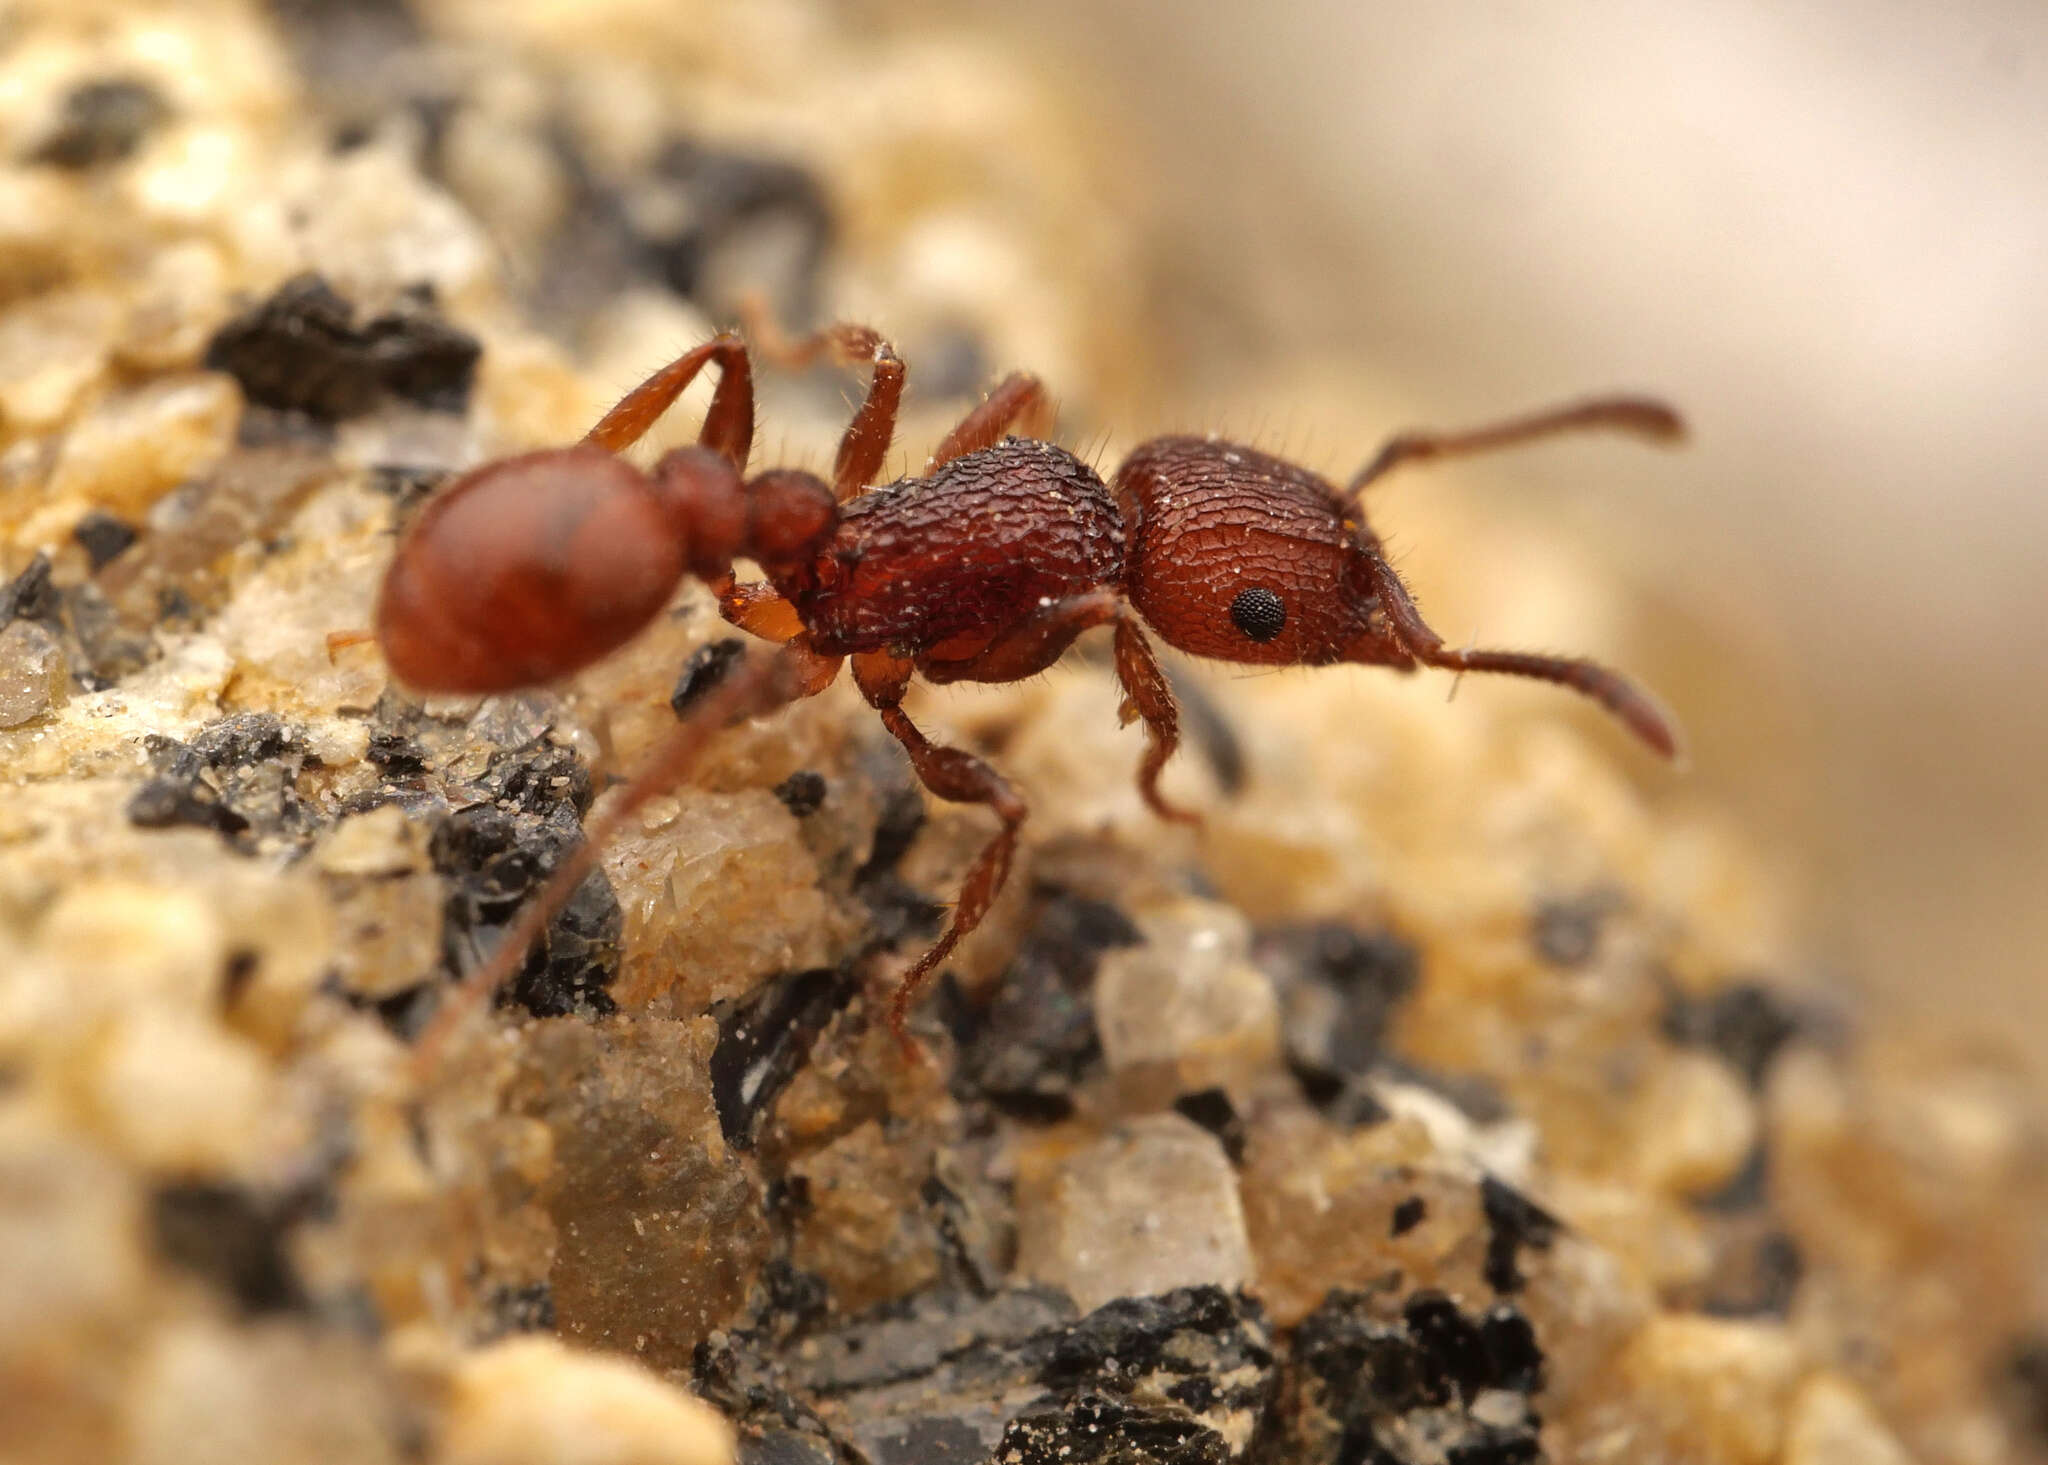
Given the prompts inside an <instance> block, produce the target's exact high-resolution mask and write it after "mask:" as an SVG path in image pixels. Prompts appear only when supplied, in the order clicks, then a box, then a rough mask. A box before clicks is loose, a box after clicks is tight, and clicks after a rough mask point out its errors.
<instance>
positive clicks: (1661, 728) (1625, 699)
mask: <svg viewBox="0 0 2048 1465" xmlns="http://www.w3.org/2000/svg"><path fill="white" fill-rule="evenodd" d="M1369 563H1370V567H1371V572H1372V579H1373V589H1374V591H1375V592H1376V593H1377V594H1378V596H1379V602H1380V605H1381V607H1382V608H1383V609H1384V610H1385V611H1386V614H1387V622H1388V624H1389V625H1391V626H1392V627H1393V630H1394V636H1395V638H1396V639H1397V640H1398V641H1399V642H1400V643H1401V645H1402V646H1403V647H1404V648H1405V649H1406V650H1407V651H1408V652H1409V653H1410V654H1411V655H1413V656H1414V657H1415V659H1416V660H1417V661H1419V662H1421V663H1422V664H1423V665H1425V666H1436V667H1444V668H1448V669H1449V670H1452V671H1490V672H1504V673H1506V674H1507V675H1509V676H1518V677H1534V678H1535V679H1536V680H1538V681H1543V682H1555V683H1557V684H1558V685H1559V686H1564V687H1569V688H1571V689H1572V690H1573V691H1575V692H1578V693H1580V694H1581V695H1583V696H1587V697H1590V698H1592V699H1593V700H1594V701H1595V702H1598V703H1599V704H1600V705H1601V706H1602V707H1605V708H1606V709H1607V710H1608V711H1609V712H1611V713H1613V714H1614V715H1615V717H1617V718H1619V719H1620V720H1621V722H1622V724H1623V726H1625V727H1627V728H1628V730H1629V731H1630V732H1632V733H1634V734H1635V735H1636V736H1637V737H1639V738H1641V739H1642V740H1643V741H1644V742H1645V743H1648V744H1649V745H1650V746H1651V747H1652V748H1654V749H1655V750H1656V751H1657V752H1658V753H1660V754H1662V755H1663V756H1664V757H1666V758H1673V759H1675V758H1677V757H1678V748H1679V740H1678V729H1677V727H1676V725H1675V724H1674V723H1673V722H1672V720H1671V716H1670V714H1669V713H1667V712H1665V710H1664V709H1663V708H1662V707H1660V706H1658V705H1657V701H1656V699H1655V698H1654V697H1652V696H1651V695H1650V694H1649V693H1648V692H1646V691H1644V690H1643V689H1642V688H1641V687H1638V686H1637V685H1636V684H1635V683H1634V682H1631V681H1630V680H1629V679H1628V678H1627V677H1625V676H1623V675H1622V674H1621V673H1620V672H1617V671H1613V670H1611V669H1609V668H1608V667H1604V666H1602V665H1600V663H1599V662H1597V661H1587V660H1585V659H1584V658H1582V657H1566V656H1539V655H1537V654H1535V653H1533V652H1527V651H1475V650H1466V649H1462V648H1459V647H1455V646H1449V645H1446V644H1445V642H1444V638H1443V637H1442V636H1439V635H1438V634H1437V633H1436V631H1435V630H1434V629H1433V628H1432V627H1431V626H1430V625H1429V623H1428V622H1426V621H1424V620H1423V619H1422V612H1421V611H1419V610H1418V609H1416V606H1415V599H1414V597H1413V596H1411V595H1410V594H1409V593H1408V587H1407V586H1406V585H1404V584H1402V583H1401V577H1400V576H1399V575H1396V574H1395V573H1394V567H1393V566H1392V565H1390V564H1388V563H1387V562H1386V559H1385V558H1384V557H1383V556H1381V555H1380V554H1378V553H1372V554H1370V555H1369Z"/></svg>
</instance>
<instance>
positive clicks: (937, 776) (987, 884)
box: [853, 652, 1027, 1053]
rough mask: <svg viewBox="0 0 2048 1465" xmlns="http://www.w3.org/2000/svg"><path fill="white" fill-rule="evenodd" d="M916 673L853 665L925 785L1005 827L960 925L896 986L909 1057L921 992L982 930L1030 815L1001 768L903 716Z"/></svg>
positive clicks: (973, 871) (878, 659) (876, 661)
mask: <svg viewBox="0 0 2048 1465" xmlns="http://www.w3.org/2000/svg"><path fill="white" fill-rule="evenodd" d="M911 670H912V667H911V663H909V662H908V661H900V660H898V659H897V658H895V657H893V656H890V655H888V654H887V653H886V652H883V653H872V654H869V655H865V656H856V657H854V659H853V678H854V681H855V682H856V683H858V684H859V686H860V690H861V695H863V696H864V697H866V698H867V699H868V705H869V706H871V707H873V708H874V709H875V711H876V712H878V713H880V714H881V717H882V726H884V727H886V728H888V729H889V731H890V733H891V734H893V735H894V736H895V739H896V741H897V742H899V743H901V744H902V745H903V751H904V752H906V753H908V754H909V755H910V766H911V767H912V768H914V769H915V770H916V771H917V777H918V781H919V782H920V783H922V784H923V785H924V786H925V787H926V788H927V789H929V790H931V791H932V792H933V793H934V794H936V795H938V796H939V797H940V798H942V799H946V800H948V801H950V802H952V803H956V804H986V805H988V806H989V808H991V809H993V810H994V811H995V813H996V817H997V818H999V819H1001V820H1002V821H1003V823H1002V827H1001V828H1000V829H998V830H997V831H996V835H995V838H993V839H991V840H990V841H989V842H988V843H987V844H986V845H985V846H983V847H982V851H981V853H980V854H979V855H978V856H976V857H975V861H974V864H973V865H972V866H970V867H969V868H968V871H967V878H966V879H965V880H964V881H962V882H961V885H960V898H959V899H958V900H957V901H955V902H954V905H953V919H952V920H951V921H949V922H947V923H946V929H945V931H944V932H943V933H942V934H941V935H940V937H939V939H938V943H937V944H936V945H935V946H933V947H932V949H931V950H930V951H927V952H926V953H925V954H924V955H923V956H921V957H919V958H918V959H917V964H916V965H915V966H913V967H911V969H910V970H909V971H908V972H907V973H905V974H904V977H903V980H902V981H900V982H898V983H897V984H896V994H895V996H894V997H892V998H891V999H890V1001H889V1027H890V1029H891V1030H892V1031H893V1032H894V1033H895V1034H896V1041H897V1042H898V1043H900V1044H901V1045H902V1046H903V1050H904V1051H905V1052H906V1053H915V1052H917V1044H916V1042H915V1041H914V1040H913V1039H912V1038H911V1036H910V1031H909V1027H908V1023H909V1020H910V1007H911V1003H912V1002H914V1001H915V1000H916V998H917V993H918V989H919V988H920V987H922V986H923V985H924V984H925V982H926V981H927V980H929V979H930V977H931V974H932V973H933V972H934V971H936V970H937V969H938V966H939V963H940V962H942V961H944V960H945V959H946V958H947V957H948V956H950V955H951V954H952V951H953V948H954V947H955V946H957V945H959V944H960V938H961V937H963V936H965V935H966V934H967V933H968V932H970V931H972V930H973V929H974V928H975V927H976V926H979V925H980V924H981V919H982V917H983V916H985V915H987V914H988V908H989V906H990V905H991V904H993V903H994V901H995V898H996V893H997V892H998V891H1000V890H1001V889H1002V888H1003V882H1004V881H1005V880H1007V879H1008V878H1009V875H1010V860H1011V857H1012V856H1013V855H1015V853H1016V850H1017V831H1018V829H1019V828H1020V827H1021V826H1022V825H1023V823H1024V815H1025V813H1026V812H1027V811H1026V809H1025V805H1024V800H1023V799H1021V798H1020V797H1018V795H1017V791H1016V790H1015V789H1013V788H1011V787H1010V785H1009V783H1008V782H1007V781H1006V780H1005V779H1004V778H1003V776H1002V775H1001V774H1000V773H998V772H996V771H995V769H993V768H991V767H989V766H988V764H986V763H984V762H982V761H981V759H979V758H977V757H975V756H974V755H973V754H972V753H969V752H966V751H964V750H963V749H960V748H944V747H940V746H938V745H937V744H935V743H933V742H932V741H931V740H930V739H928V738H927V737H925V735H924V734H923V733H922V732H919V731H918V729H917V724H915V723H913V722H912V721H911V720H910V719H909V718H908V717H906V716H905V715H904V713H903V708H902V706H901V703H902V700H903V691H904V688H905V687H907V686H908V685H909V683H910V674H911Z"/></svg>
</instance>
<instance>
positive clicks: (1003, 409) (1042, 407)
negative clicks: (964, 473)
mask: <svg viewBox="0 0 2048 1465" xmlns="http://www.w3.org/2000/svg"><path fill="white" fill-rule="evenodd" d="M1019 423H1021V424H1023V428H1024V431H1023V434H1022V435H1023V436H1025V437H1044V436H1045V435H1046V434H1047V433H1049V432H1051V431H1052V403H1051V402H1050V401H1049V400H1048V399H1047V397H1046V395H1045V383H1044V382H1042V381H1040V380H1039V379H1038V378H1037V377H1035V376H1033V375H1031V374H1030V373H1029V372H1025V371H1013V372H1011V373H1010V374H1009V375H1008V376H1006V377H1004V378H1003V379H1002V380H1001V381H1000V382H998V383H997V384H996V389H995V390H994V391H992V392H990V393H989V394H988V396H986V397H985V398H983V399H982V401H981V404H980V405H979V406H977V407H976V408H975V409H974V410H973V411H972V412H970V413H968V414H967V415H966V416H965V417H963V418H961V419H960V425H959V426H957V427H955V428H954V429H953V430H952V431H951V432H949V433H947V434H946V435H945V437H943V438H941V439H940V440H939V445H938V446H937V447H936V448H934V449H933V450H932V456H931V461H930V462H928V463H926V464H925V465H924V471H925V472H926V473H930V472H932V471H933V470H935V469H938V468H943V467H944V466H945V465H946V464H948V463H950V462H952V461H953V460H954V459H955V458H964V457H966V456H967V455H968V454H969V453H978V452H980V451H981V450H982V449H983V448H992V447H994V446H995V445H996V444H997V443H999V442H1001V441H1002V440H1003V438H1004V436H1005V435H1006V434H1008V433H1009V431H1010V429H1011V427H1013V426H1015V425H1017V424H1019Z"/></svg>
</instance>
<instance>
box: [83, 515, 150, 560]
mask: <svg viewBox="0 0 2048 1465" xmlns="http://www.w3.org/2000/svg"><path fill="white" fill-rule="evenodd" d="M71 537H72V538H73V539H74V540H76V541H77V542H78V546H79V548H81V549H83V550H84V551H85V554H86V558H87V559H89V560H90V561H91V562H92V567H93V569H94V570H95V571H98V570H103V569H105V568H106V567H107V566H108V565H110V564H112V563H113V562H114V561H115V560H116V559H118V558H119V557H120V555H121V553H122V551H124V550H126V549H127V548H128V546H129V545H131V544H133V543H135V530H134V528H133V527H132V526H130V525H128V524H126V523H124V522H123V521H121V520H119V519H116V518H115V517H114V516H113V515H112V514H109V513H105V512H103V511H101V510H99V509H94V510H93V511H92V512H91V513H89V514H86V515H84V516H83V517H81V518H80V519H79V521H78V522H77V523H76V524H73V525H72V526H71Z"/></svg>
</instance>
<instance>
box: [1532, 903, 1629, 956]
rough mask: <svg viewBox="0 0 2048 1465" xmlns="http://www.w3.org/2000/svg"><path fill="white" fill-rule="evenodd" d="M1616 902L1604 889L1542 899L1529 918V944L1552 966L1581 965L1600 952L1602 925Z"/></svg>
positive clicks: (1613, 909) (1611, 912) (1615, 905)
mask: <svg viewBox="0 0 2048 1465" xmlns="http://www.w3.org/2000/svg"><path fill="white" fill-rule="evenodd" d="M1617 904H1618V902H1617V900H1616V899H1615V897H1614V896H1613V895H1611V894H1609V893H1606V892H1599V893H1596V894H1592V895H1586V896H1581V897H1579V898H1577V899H1574V900H1547V901H1544V902H1543V903H1542V904H1540V905H1538V906H1537V907H1536V912H1535V914H1534V915H1533V916H1532V917H1530V920H1529V941H1530V944H1531V945H1533V946H1534V947H1535V948H1536V954H1537V955H1538V956H1540V957H1542V958H1543V960H1545V961H1546V962H1548V963H1549V964H1550V965H1552V966H1554V967H1559V968H1561V969H1563V970H1566V971H1570V970H1572V969H1573V968H1575V967H1582V966H1584V965H1585V964H1586V963H1587V962H1589V961H1591V960H1592V959H1593V958H1594V957H1595V956H1597V955H1598V954H1599V951H1600V933H1601V928H1602V927H1604V926H1605V925H1606V923H1607V918H1608V917H1609V916H1611V915H1612V914H1614V911H1615V909H1616V907H1617Z"/></svg>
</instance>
